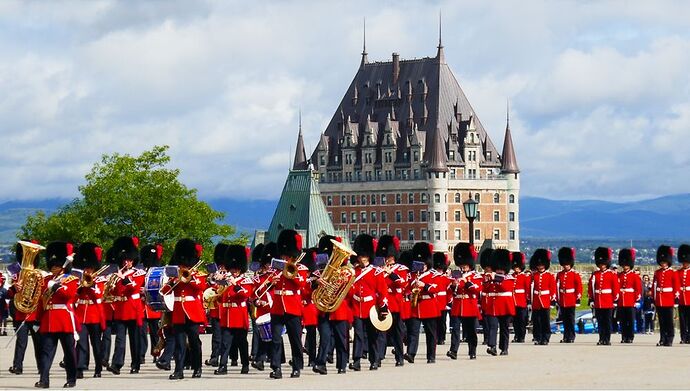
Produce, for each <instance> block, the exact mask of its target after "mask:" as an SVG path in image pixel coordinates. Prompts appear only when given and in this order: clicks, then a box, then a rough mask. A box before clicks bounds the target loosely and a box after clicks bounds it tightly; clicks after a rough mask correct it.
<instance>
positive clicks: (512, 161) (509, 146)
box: [501, 109, 520, 174]
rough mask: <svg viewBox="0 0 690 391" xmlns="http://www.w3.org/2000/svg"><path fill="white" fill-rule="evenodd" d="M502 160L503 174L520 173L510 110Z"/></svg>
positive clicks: (507, 117)
mask: <svg viewBox="0 0 690 391" xmlns="http://www.w3.org/2000/svg"><path fill="white" fill-rule="evenodd" d="M501 158H502V162H501V172H503V173H505V174H517V173H519V172H520V168H518V164H517V159H516V158H515V149H514V148H513V137H512V136H511V134H510V109H508V112H507V113H506V136H505V139H503V154H502V155H501Z"/></svg>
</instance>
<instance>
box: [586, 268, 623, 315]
mask: <svg viewBox="0 0 690 391" xmlns="http://www.w3.org/2000/svg"><path fill="white" fill-rule="evenodd" d="M618 291H619V284H618V276H617V275H616V272H614V271H613V270H611V269H606V270H605V271H601V270H597V271H595V272H594V273H593V274H592V277H590V278H589V287H588V290H587V292H588V293H589V298H590V300H593V301H594V308H602V309H606V308H613V303H614V302H615V301H616V299H617V296H618Z"/></svg>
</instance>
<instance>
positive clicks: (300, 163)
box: [292, 109, 308, 170]
mask: <svg viewBox="0 0 690 391" xmlns="http://www.w3.org/2000/svg"><path fill="white" fill-rule="evenodd" d="M307 167H308V163H307V154H306V153H305V152H304V139H303V137H302V110H301V109H300V111H299V133H298V134H297V148H296V149H295V161H294V163H293V164H292V169H293V170H306V169H307Z"/></svg>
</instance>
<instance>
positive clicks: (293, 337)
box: [270, 229, 308, 379]
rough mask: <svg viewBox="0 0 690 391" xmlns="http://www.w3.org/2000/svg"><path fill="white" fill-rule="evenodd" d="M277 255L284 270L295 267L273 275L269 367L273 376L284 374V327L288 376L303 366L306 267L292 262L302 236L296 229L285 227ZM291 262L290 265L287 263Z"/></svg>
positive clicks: (297, 253)
mask: <svg viewBox="0 0 690 391" xmlns="http://www.w3.org/2000/svg"><path fill="white" fill-rule="evenodd" d="M276 245H277V247H278V255H279V256H280V258H282V259H283V260H284V261H286V262H287V264H286V269H287V268H288V267H291V268H292V269H296V271H295V272H294V273H292V274H289V273H287V272H286V270H283V271H282V272H280V273H279V274H277V275H274V276H273V277H271V278H272V283H273V287H272V288H271V293H272V296H273V305H272V306H271V334H272V338H273V341H272V345H271V369H273V371H272V372H271V374H270V377H271V378H272V379H281V378H282V377H283V373H282V371H281V368H280V364H281V355H280V353H281V351H282V341H283V336H282V331H283V327H285V328H286V330H287V335H288V340H289V341H290V349H291V351H292V372H291V373H290V377H292V378H295V377H299V376H300V370H301V369H302V368H303V367H304V356H303V353H302V296H301V292H302V289H303V288H304V285H305V284H306V283H307V272H308V270H307V267H306V266H304V265H302V264H299V263H297V264H295V263H296V261H297V258H298V257H299V255H300V254H301V253H302V236H301V235H300V234H298V233H297V231H294V230H291V229H286V230H283V231H281V232H280V234H279V235H278V241H277V243H276ZM289 265H290V266H289Z"/></svg>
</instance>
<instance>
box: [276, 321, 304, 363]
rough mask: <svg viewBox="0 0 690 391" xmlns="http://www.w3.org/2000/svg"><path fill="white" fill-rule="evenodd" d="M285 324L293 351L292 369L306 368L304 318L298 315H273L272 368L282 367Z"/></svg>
mask: <svg viewBox="0 0 690 391" xmlns="http://www.w3.org/2000/svg"><path fill="white" fill-rule="evenodd" d="M283 326H285V328H286V329H287V335H288V340H289V341H290V350H291V352H292V369H293V370H300V369H302V368H304V356H303V355H302V319H301V318H300V317H299V316H297V315H290V314H284V315H271V334H272V337H273V339H272V341H271V368H272V369H273V370H277V369H280V363H281V360H280V353H281V352H282V350H283V349H282V347H283V335H282V334H283Z"/></svg>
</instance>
